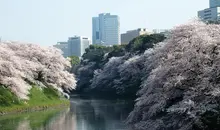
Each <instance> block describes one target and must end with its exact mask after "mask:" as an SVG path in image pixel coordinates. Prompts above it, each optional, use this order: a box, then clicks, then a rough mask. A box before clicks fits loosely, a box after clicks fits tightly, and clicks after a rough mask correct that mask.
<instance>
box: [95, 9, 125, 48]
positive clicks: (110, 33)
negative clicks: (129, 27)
mask: <svg viewBox="0 0 220 130" xmlns="http://www.w3.org/2000/svg"><path fill="white" fill-rule="evenodd" d="M92 42H93V44H98V45H104V46H110V45H120V42H121V38H120V21H119V17H118V16H117V15H111V14H110V13H107V14H99V16H98V17H93V18H92Z"/></svg>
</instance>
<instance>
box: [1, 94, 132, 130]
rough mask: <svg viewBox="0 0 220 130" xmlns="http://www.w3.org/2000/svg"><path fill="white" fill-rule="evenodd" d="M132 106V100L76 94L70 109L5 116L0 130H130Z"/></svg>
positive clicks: (2, 118)
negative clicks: (87, 97)
mask: <svg viewBox="0 0 220 130" xmlns="http://www.w3.org/2000/svg"><path fill="white" fill-rule="evenodd" d="M131 109H132V102H130V101H125V100H97V99H85V98H76V97H75V98H74V99H73V100H71V106H70V108H68V109H64V110H48V111H42V112H33V113H26V114H19V115H7V116H2V117H0V130H127V129H126V126H125V124H124V123H123V121H124V119H126V117H127V116H128V113H129V112H130V111H131Z"/></svg>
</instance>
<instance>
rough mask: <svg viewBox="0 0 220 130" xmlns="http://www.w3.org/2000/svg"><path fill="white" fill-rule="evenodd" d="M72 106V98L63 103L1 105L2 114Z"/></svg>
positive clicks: (0, 111)
mask: <svg viewBox="0 0 220 130" xmlns="http://www.w3.org/2000/svg"><path fill="white" fill-rule="evenodd" d="M69 106H70V100H63V101H62V103H61V102H60V101H58V103H55V104H39V105H35V106H29V105H14V106H11V107H0V116H4V115H9V114H20V113H26V112H35V111H44V110H48V109H56V108H57V109H58V108H67V107H69Z"/></svg>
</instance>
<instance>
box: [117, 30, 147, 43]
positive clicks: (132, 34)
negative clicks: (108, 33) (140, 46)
mask: <svg viewBox="0 0 220 130" xmlns="http://www.w3.org/2000/svg"><path fill="white" fill-rule="evenodd" d="M147 34H150V33H149V32H147V30H146V29H145V28H138V29H135V30H130V31H127V32H126V33H123V34H121V44H128V43H129V42H130V41H131V40H132V39H134V38H136V37H138V36H140V35H147Z"/></svg>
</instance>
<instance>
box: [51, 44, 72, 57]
mask: <svg viewBox="0 0 220 130" xmlns="http://www.w3.org/2000/svg"><path fill="white" fill-rule="evenodd" d="M53 47H56V48H58V49H60V50H61V51H62V52H63V56H64V57H68V51H69V50H68V42H58V43H57V44H56V45H53Z"/></svg>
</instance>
